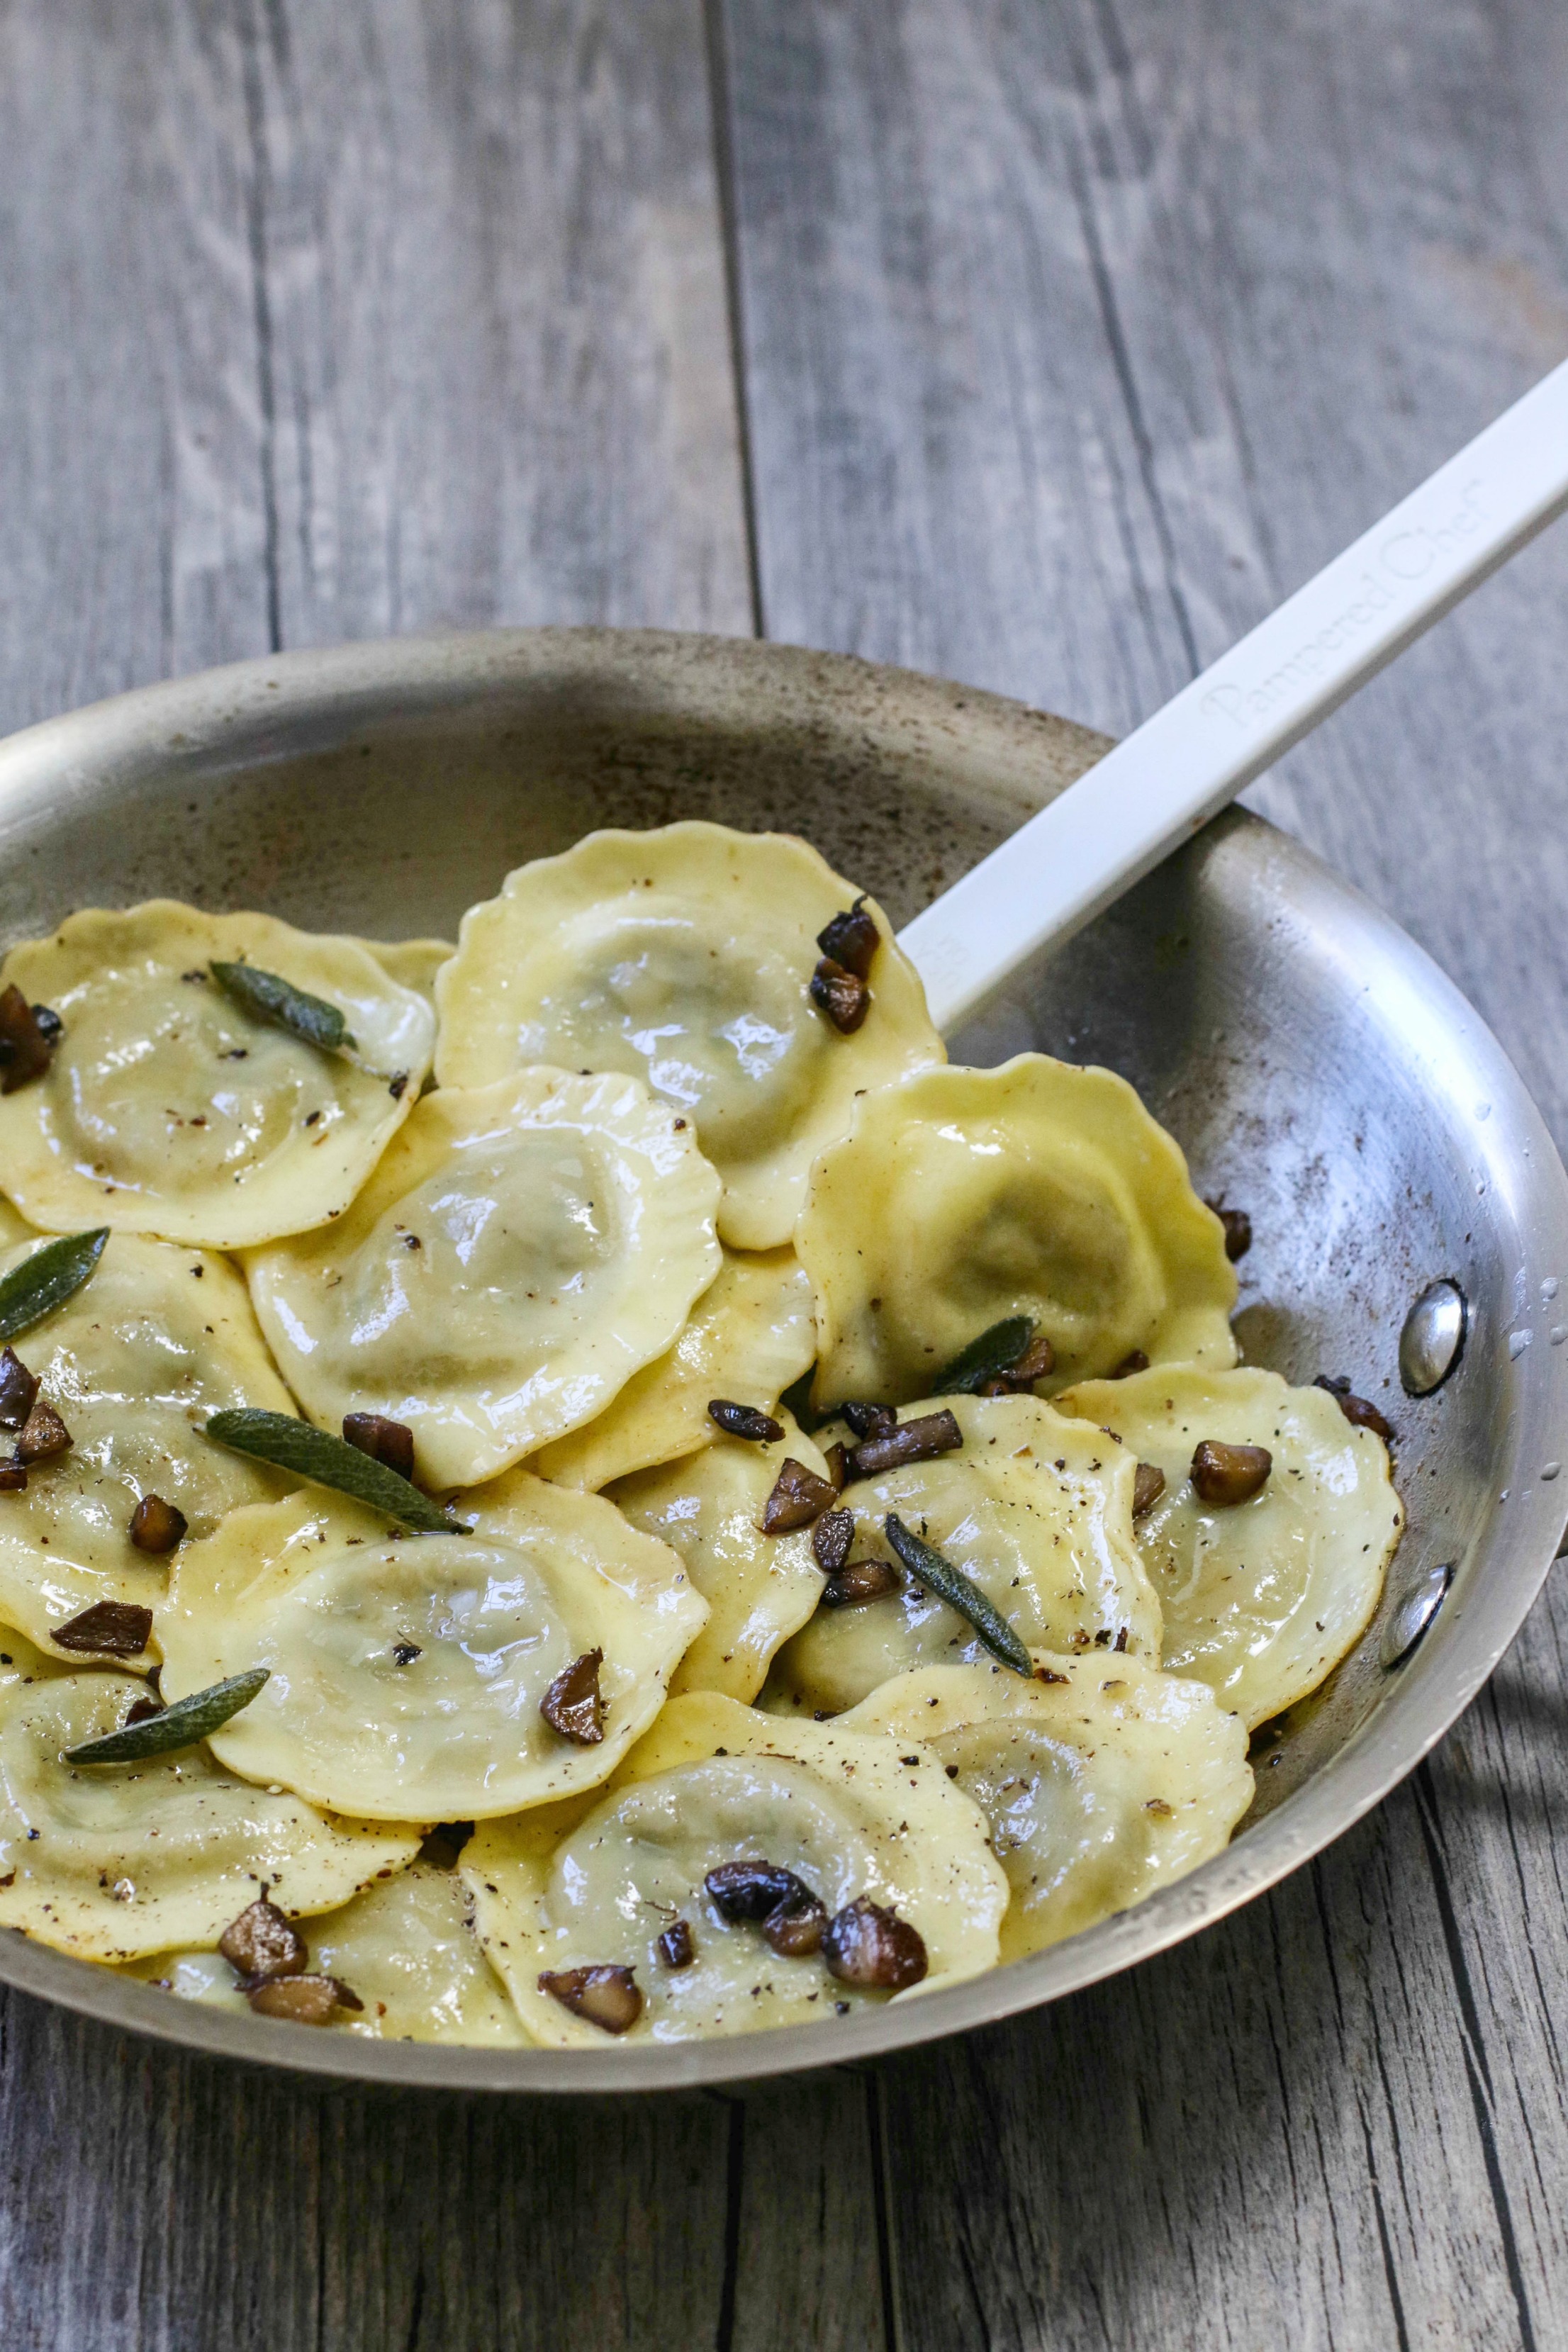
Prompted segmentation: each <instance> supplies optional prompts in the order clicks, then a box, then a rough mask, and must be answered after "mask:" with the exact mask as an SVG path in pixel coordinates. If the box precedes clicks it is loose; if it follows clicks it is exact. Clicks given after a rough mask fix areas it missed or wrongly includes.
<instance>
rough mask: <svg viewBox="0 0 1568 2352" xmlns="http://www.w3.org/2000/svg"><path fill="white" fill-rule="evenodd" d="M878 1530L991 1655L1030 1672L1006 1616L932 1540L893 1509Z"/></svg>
mask: <svg viewBox="0 0 1568 2352" xmlns="http://www.w3.org/2000/svg"><path fill="white" fill-rule="evenodd" d="M882 1532H883V1534H884V1535H885V1536H886V1537H887V1538H888V1541H889V1543H890V1544H891V1545H892V1547H893V1549H894V1550H895V1551H896V1552H897V1553H898V1555H899V1558H900V1559H901V1560H902V1561H903V1563H904V1566H905V1567H906V1568H907V1569H908V1570H909V1571H910V1575H911V1576H914V1577H918V1578H919V1579H920V1581H921V1583H922V1584H923V1585H925V1586H926V1587H927V1588H928V1590H929V1591H932V1592H934V1593H935V1594H936V1596H937V1599H938V1600H939V1601H946V1603H947V1605H948V1607H949V1608H950V1609H956V1610H957V1612H958V1613H959V1615H960V1616H961V1617H966V1618H967V1619H968V1621H969V1622H970V1623H971V1624H972V1625H973V1628H974V1630H975V1632H976V1633H978V1634H979V1636H980V1638H981V1640H982V1641H983V1642H984V1644H985V1646H986V1648H987V1649H988V1650H989V1651H990V1653H991V1654H992V1656H993V1657H994V1658H1000V1659H1001V1661H1002V1664H1004V1665H1005V1666H1011V1667H1012V1669H1013V1672H1014V1673H1015V1674H1016V1675H1027V1676H1030V1677H1032V1676H1033V1675H1034V1671H1035V1666H1034V1661H1033V1659H1032V1658H1031V1657H1030V1655H1029V1653H1028V1652H1027V1650H1026V1648H1025V1647H1024V1644H1023V1643H1022V1642H1020V1641H1019V1639H1018V1636H1017V1635H1016V1633H1014V1631H1013V1628H1012V1627H1011V1625H1009V1624H1008V1622H1007V1621H1006V1619H1005V1617H1000V1616H998V1614H997V1612H996V1611H995V1610H994V1608H993V1607H992V1606H991V1603H990V1601H987V1599H986V1598H985V1595H984V1592H982V1591H981V1590H980V1587H979V1586H978V1585H977V1584H973V1583H972V1582H971V1581H970V1580H969V1578H968V1577H967V1576H965V1574H964V1573H963V1570H962V1569H961V1568H954V1566H953V1564H952V1561H951V1560H950V1559H943V1558H942V1553H941V1552H939V1551H938V1549H936V1546H935V1545H934V1544H928V1543H927V1542H925V1541H924V1539H923V1538H921V1537H920V1536H917V1535H911V1533H910V1530H909V1528H906V1527H905V1525H904V1523H903V1521H902V1519H900V1517H899V1516H898V1514H897V1513H896V1512H894V1511H889V1513H888V1516H887V1517H886V1518H885V1519H884V1520H883V1521H882Z"/></svg>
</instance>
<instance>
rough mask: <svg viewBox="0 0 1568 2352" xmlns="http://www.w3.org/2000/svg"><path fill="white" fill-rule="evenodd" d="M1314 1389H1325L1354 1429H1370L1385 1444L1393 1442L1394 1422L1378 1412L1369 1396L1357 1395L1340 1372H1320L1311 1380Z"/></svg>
mask: <svg viewBox="0 0 1568 2352" xmlns="http://www.w3.org/2000/svg"><path fill="white" fill-rule="evenodd" d="M1312 1386H1313V1387H1314V1388H1315V1389H1327V1391H1328V1392H1329V1394H1330V1395H1331V1397H1332V1398H1333V1400H1334V1402H1335V1403H1336V1404H1337V1405H1338V1406H1339V1409H1340V1411H1341V1412H1342V1413H1343V1415H1344V1417H1345V1419H1346V1420H1347V1421H1348V1422H1350V1423H1352V1426H1353V1427H1355V1428H1356V1429H1370V1430H1371V1432H1372V1433H1373V1436H1374V1437H1381V1438H1382V1440H1383V1442H1384V1444H1385V1445H1392V1444H1393V1443H1394V1423H1392V1422H1391V1421H1389V1420H1388V1419H1387V1418H1386V1417H1385V1416H1384V1414H1383V1413H1381V1412H1379V1411H1378V1409H1377V1407H1376V1405H1374V1404H1373V1402H1372V1400H1371V1399H1370V1397H1363V1396H1357V1395H1356V1394H1355V1393H1354V1391H1352V1387H1351V1384H1350V1382H1349V1381H1348V1380H1346V1379H1345V1378H1344V1377H1343V1375H1342V1374H1334V1373H1329V1372H1320V1373H1319V1374H1318V1377H1317V1379H1316V1380H1315V1381H1313V1382H1312Z"/></svg>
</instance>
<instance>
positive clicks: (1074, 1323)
mask: <svg viewBox="0 0 1568 2352" xmlns="http://www.w3.org/2000/svg"><path fill="white" fill-rule="evenodd" d="M795 1249H796V1251H797V1253H798V1255H799V1257H800V1261H801V1264H802V1265H804V1266H805V1270H806V1273H807V1274H808V1275H809V1276H810V1277H811V1280H812V1283H813V1285H814V1286H815V1288H816V1317H817V1334H818V1342H819V1346H818V1354H819V1363H818V1369H817V1376H816V1388H815V1391H814V1401H815V1402H816V1405H817V1407H818V1409H819V1410H820V1409H821V1408H823V1407H825V1406H828V1405H833V1404H838V1403H841V1402H843V1401H844V1400H845V1399H846V1398H848V1397H878V1398H882V1399H884V1400H887V1401H889V1402H894V1403H900V1402H905V1401H907V1400H908V1399H910V1398H913V1397H921V1396H927V1395H929V1394H930V1393H931V1386H932V1382H933V1380H934V1378H935V1376H936V1374H937V1373H938V1372H939V1371H940V1370H941V1368H942V1366H943V1365H944V1364H946V1363H948V1362H949V1361H950V1360H952V1358H954V1357H956V1356H957V1355H959V1354H960V1353H961V1351H962V1350H963V1349H964V1348H966V1347H967V1346H968V1345H969V1344H970V1342H971V1341H972V1340H973V1339H974V1338H975V1337H976V1336H977V1335H978V1334H979V1333H980V1332H982V1331H984V1330H987V1329H988V1328H990V1327H991V1325H993V1324H994V1323H999V1322H1001V1321H1003V1320H1004V1318H1007V1317H1010V1316H1016V1315H1022V1316H1026V1317H1028V1318H1029V1319H1030V1320H1031V1322H1033V1323H1034V1324H1035V1325H1036V1327H1037V1329H1038V1330H1039V1331H1040V1332H1042V1333H1043V1334H1044V1336H1045V1337H1046V1338H1047V1339H1048V1340H1049V1341H1050V1343H1051V1346H1052V1348H1053V1349H1054V1350H1055V1354H1056V1370H1055V1372H1054V1374H1053V1375H1052V1377H1051V1380H1050V1381H1049V1382H1048V1383H1047V1385H1048V1386H1054V1387H1057V1388H1061V1387H1065V1386H1066V1385H1067V1384H1068V1382H1069V1381H1073V1380H1081V1379H1083V1378H1085V1377H1086V1376H1088V1375H1089V1374H1093V1373H1099V1372H1110V1371H1113V1370H1115V1369H1116V1367H1117V1366H1118V1365H1119V1364H1120V1363H1121V1361H1122V1360H1123V1359H1124V1358H1125V1357H1127V1356H1128V1355H1129V1354H1130V1353H1131V1351H1132V1350H1133V1349H1141V1350H1142V1353H1143V1354H1144V1355H1145V1356H1147V1357H1149V1358H1150V1359H1151V1360H1159V1361H1164V1360H1193V1361H1194V1362H1202V1363H1205V1364H1214V1365H1216V1366H1220V1367H1224V1366H1228V1365H1230V1364H1233V1363H1234V1362H1235V1361H1236V1347H1235V1342H1234V1341H1233V1339H1232V1338H1231V1335H1230V1322H1229V1317H1230V1311H1231V1309H1232V1307H1234V1306H1235V1304H1236V1290H1237V1285H1236V1276H1235V1274H1234V1272H1233V1271H1232V1268H1231V1266H1230V1264H1229V1262H1228V1260H1227V1259H1226V1254H1225V1234H1224V1229H1223V1227H1222V1226H1221V1224H1220V1222H1219V1219H1218V1218H1217V1217H1216V1216H1215V1213H1214V1212H1213V1211H1212V1210H1211V1209H1206V1208H1205V1206H1204V1204H1203V1202H1201V1201H1200V1200H1199V1199H1198V1197H1197V1195H1196V1193H1195V1192H1194V1191H1193V1188H1192V1185H1191V1183H1190V1182H1189V1181H1188V1177H1187V1167H1186V1162H1185V1160H1184V1159H1183V1157H1182V1154H1181V1151H1180V1150H1179V1149H1178V1148H1177V1146H1176V1144H1175V1142H1174V1141H1173V1139H1172V1138H1171V1137H1170V1136H1169V1135H1167V1134H1166V1132H1165V1130H1164V1129H1163V1128H1162V1127H1159V1126H1157V1125H1156V1124H1155V1122H1154V1120H1153V1119H1152V1118H1150V1116H1149V1114H1148V1112H1147V1111H1146V1110H1145V1109H1144V1108H1143V1106H1142V1103H1141V1102H1140V1101H1139V1099H1138V1097H1137V1096H1136V1095H1135V1094H1134V1093H1133V1091H1132V1088H1131V1087H1130V1086H1129V1085H1128V1084H1127V1082H1126V1080H1125V1079H1124V1078H1119V1077H1117V1076H1114V1075H1113V1074H1112V1073H1111V1072H1110V1070H1091V1069H1075V1068H1073V1067H1072V1066H1069V1065H1068V1063H1066V1062H1054V1061H1052V1060H1050V1059H1049V1057H1048V1056H1047V1055H1044V1054H1020V1055H1018V1056H1017V1057H1016V1059H1015V1060H1013V1061H1011V1062H1005V1063H1004V1064H1003V1066H1002V1067H1001V1068H1000V1069H995V1070H963V1069H940V1070H927V1071H924V1072H922V1073H921V1075H920V1076H916V1077H913V1078H909V1079H906V1080H905V1081H904V1082H903V1083H902V1084H901V1085H900V1086H896V1087H883V1088H881V1089H880V1090H879V1092H877V1093H875V1094H869V1095H868V1096H867V1097H865V1099H864V1101H862V1102H860V1103H859V1104H858V1105H857V1107H856V1114H855V1124H854V1128H853V1129H852V1131H851V1133H850V1134H849V1135H848V1137H847V1139H845V1140H844V1141H843V1142H841V1143H837V1144H836V1145H834V1146H833V1147H832V1148H831V1149H830V1150H826V1151H825V1152H824V1153H823V1154H822V1157H821V1158H820V1159H819V1160H818V1161H817V1163H816V1167H815V1168H814V1169H813V1171H812V1174H811V1184H810V1190H809V1192H808V1195H807V1199H806V1202H805V1209H804V1211H803V1212H802V1214H801V1218H800V1223H799V1224H798V1226H797V1227H796V1230H795Z"/></svg>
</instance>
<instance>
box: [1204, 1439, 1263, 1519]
mask: <svg viewBox="0 0 1568 2352" xmlns="http://www.w3.org/2000/svg"><path fill="white" fill-rule="evenodd" d="M1273 1467H1274V1456H1273V1455H1272V1454H1270V1453H1269V1451H1268V1447H1267V1446H1266V1445H1226V1444H1223V1443H1222V1442H1221V1441H1220V1440H1219V1439H1218V1438H1215V1437H1205V1439H1204V1441H1203V1443H1202V1444H1201V1445H1199V1447H1198V1448H1197V1451H1196V1452H1195V1453H1194V1455H1193V1467H1192V1480H1193V1485H1194V1487H1195V1488H1196V1490H1197V1493H1198V1496H1199V1498H1200V1500H1201V1501H1203V1502H1205V1503H1207V1504H1209V1505H1210V1506H1211V1507H1213V1508H1214V1509H1215V1510H1220V1511H1226V1510H1230V1509H1231V1508H1233V1507H1234V1506H1235V1505H1236V1504H1237V1503H1249V1502H1250V1501H1251V1500H1252V1497H1253V1496H1254V1495H1256V1494H1258V1492H1259V1491H1260V1490H1261V1488H1262V1487H1263V1486H1264V1485H1265V1484H1266V1483H1267V1480H1268V1473H1269V1472H1270V1470H1272V1469H1273Z"/></svg>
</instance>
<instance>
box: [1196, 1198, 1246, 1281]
mask: <svg viewBox="0 0 1568 2352" xmlns="http://www.w3.org/2000/svg"><path fill="white" fill-rule="evenodd" d="M1204 1206H1205V1209H1212V1210H1213V1211H1214V1213H1215V1216H1216V1217H1217V1218H1218V1219H1219V1221H1220V1223H1221V1224H1222V1225H1223V1226H1224V1227H1225V1254H1226V1257H1227V1258H1229V1260H1230V1262H1231V1264H1232V1265H1235V1264H1236V1262H1237V1258H1243V1257H1245V1256H1246V1255H1247V1251H1248V1250H1249V1249H1250V1248H1251V1247H1252V1219H1251V1218H1250V1217H1249V1216H1248V1215H1247V1211H1246V1210H1245V1209H1227V1208H1226V1207H1225V1205H1224V1203H1223V1202H1219V1201H1205V1202H1204Z"/></svg>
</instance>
